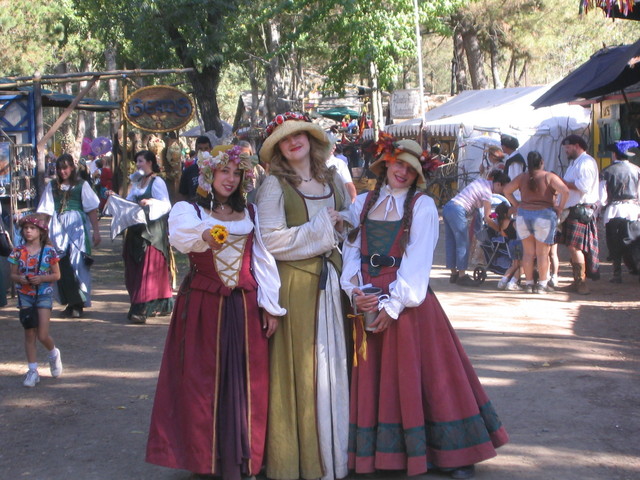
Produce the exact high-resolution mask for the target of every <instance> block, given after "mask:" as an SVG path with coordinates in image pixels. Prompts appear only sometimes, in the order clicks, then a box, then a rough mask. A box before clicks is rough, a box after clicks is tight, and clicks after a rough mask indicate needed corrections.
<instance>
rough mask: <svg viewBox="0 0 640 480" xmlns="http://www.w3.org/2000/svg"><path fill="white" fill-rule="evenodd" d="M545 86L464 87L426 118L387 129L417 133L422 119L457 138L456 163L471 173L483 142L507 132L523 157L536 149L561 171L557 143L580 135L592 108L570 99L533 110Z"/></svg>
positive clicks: (427, 127) (548, 165)
mask: <svg viewBox="0 0 640 480" xmlns="http://www.w3.org/2000/svg"><path fill="white" fill-rule="evenodd" d="M549 88H550V85H548V86H542V87H517V88H503V89H496V90H467V91H464V92H462V93H460V94H459V95H457V96H456V97H454V98H453V99H451V100H449V101H448V102H447V103H445V104H444V105H441V106H440V107H437V108H434V109H433V110H429V111H428V112H427V113H426V114H425V119H424V122H420V119H412V120H407V121H406V122H402V123H398V124H396V125H389V126H388V127H387V129H386V130H387V131H388V132H389V133H392V134H394V135H411V134H415V135H417V134H418V133H419V130H420V125H421V124H422V128H423V129H425V130H427V132H429V133H430V134H431V135H433V136H450V137H456V138H457V143H458V149H459V150H458V152H457V158H458V160H459V166H460V168H461V169H464V171H466V172H471V173H473V172H477V171H478V170H479V167H480V163H481V161H482V154H483V151H484V147H485V146H486V144H487V142H489V143H493V144H495V143H497V144H499V138H500V134H503V133H507V134H509V135H512V136H514V137H516V138H517V139H518V140H519V142H520V149H519V151H520V153H521V154H522V156H524V157H525V158H526V156H527V154H528V153H529V152H530V151H531V150H537V151H539V152H540V153H541V154H542V156H543V158H544V159H545V166H546V169H547V170H553V171H555V172H556V173H559V174H562V173H563V171H564V170H565V169H566V159H564V157H563V155H564V154H563V153H562V149H561V148H560V142H561V141H562V139H563V138H564V137H565V136H567V135H569V134H571V133H578V134H584V132H585V130H587V129H588V127H589V120H590V110H589V109H588V108H584V107H581V106H579V105H568V104H560V105H554V106H552V107H544V108H539V109H534V108H533V107H532V106H531V103H532V102H533V101H534V100H536V99H537V98H539V97H540V96H541V95H542V94H543V93H545V92H546V91H547V90H548V89H549ZM487 137H488V138H487Z"/></svg>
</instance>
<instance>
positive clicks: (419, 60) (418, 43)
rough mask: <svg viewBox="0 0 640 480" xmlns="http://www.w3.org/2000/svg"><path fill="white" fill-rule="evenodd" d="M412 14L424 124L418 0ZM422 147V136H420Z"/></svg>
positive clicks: (423, 111)
mask: <svg viewBox="0 0 640 480" xmlns="http://www.w3.org/2000/svg"><path fill="white" fill-rule="evenodd" d="M413 13H414V18H415V22H416V55H417V57H418V91H419V94H420V118H421V119H422V121H423V122H424V114H425V113H426V112H425V108H424V76H423V73H422V37H421V35H420V12H419V10H418V0H413ZM419 142H420V144H421V145H422V135H420V140H419Z"/></svg>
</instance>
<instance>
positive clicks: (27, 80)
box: [0, 68, 194, 88]
mask: <svg viewBox="0 0 640 480" xmlns="http://www.w3.org/2000/svg"><path fill="white" fill-rule="evenodd" d="M193 71H194V69H193V68H170V69H157V70H147V69H136V70H109V71H106V72H72V73H60V74H55V75H42V76H41V77H40V79H39V81H40V83H41V84H48V83H64V82H84V81H89V80H91V79H92V78H93V77H96V76H97V77H99V78H101V79H103V80H107V79H110V78H122V77H146V76H150V75H169V74H172V73H175V74H182V73H190V72H193ZM5 78H6V79H7V80H9V81H8V82H4V83H0V88H15V87H20V86H25V85H31V84H33V82H34V81H35V80H34V77H33V76H24V77H5Z"/></svg>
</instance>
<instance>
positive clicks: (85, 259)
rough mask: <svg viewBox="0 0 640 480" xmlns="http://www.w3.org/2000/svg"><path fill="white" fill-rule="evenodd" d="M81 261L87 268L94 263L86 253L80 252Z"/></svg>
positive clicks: (93, 259)
mask: <svg viewBox="0 0 640 480" xmlns="http://www.w3.org/2000/svg"><path fill="white" fill-rule="evenodd" d="M82 261H83V262H84V264H85V265H86V266H87V267H90V266H91V265H93V262H95V258H93V257H92V256H91V255H89V254H88V253H87V252H82Z"/></svg>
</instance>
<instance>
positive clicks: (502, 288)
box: [498, 278, 509, 290]
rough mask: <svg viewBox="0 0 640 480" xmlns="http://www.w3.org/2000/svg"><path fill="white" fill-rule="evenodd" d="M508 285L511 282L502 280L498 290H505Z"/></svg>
mask: <svg viewBox="0 0 640 480" xmlns="http://www.w3.org/2000/svg"><path fill="white" fill-rule="evenodd" d="M508 284H509V280H503V279H502V278H501V279H500V281H499V282H498V290H504V289H505V288H507V285H508Z"/></svg>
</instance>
